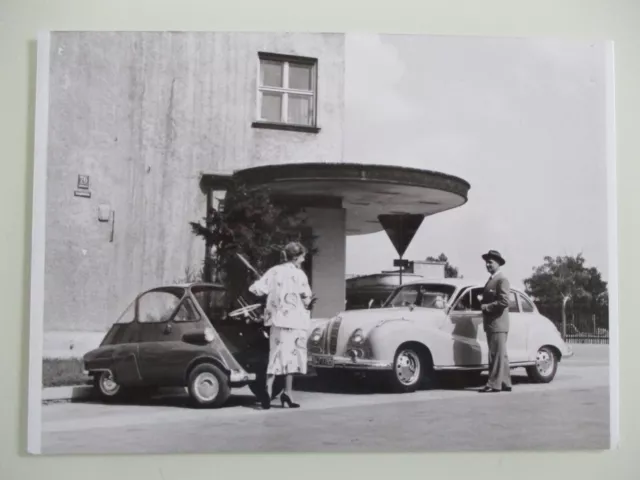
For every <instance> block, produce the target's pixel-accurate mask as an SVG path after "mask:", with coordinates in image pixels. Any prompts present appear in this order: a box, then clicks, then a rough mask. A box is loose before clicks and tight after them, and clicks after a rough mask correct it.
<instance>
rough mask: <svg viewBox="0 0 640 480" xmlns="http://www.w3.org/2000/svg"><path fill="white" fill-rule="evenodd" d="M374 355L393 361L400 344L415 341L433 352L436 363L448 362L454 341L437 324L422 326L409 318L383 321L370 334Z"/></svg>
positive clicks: (368, 338) (369, 338) (432, 355)
mask: <svg viewBox="0 0 640 480" xmlns="http://www.w3.org/2000/svg"><path fill="white" fill-rule="evenodd" d="M367 340H368V342H369V343H370V345H371V350H372V352H373V356H374V358H375V359H377V360H383V361H389V362H392V361H393V358H394V356H395V354H396V351H397V350H398V348H399V347H400V345H402V344H404V343H409V342H415V343H418V344H421V345H423V346H424V347H426V348H427V349H428V350H429V352H430V353H431V357H432V359H433V362H434V365H439V364H446V363H447V362H446V359H447V358H449V357H451V356H452V352H453V341H452V340H451V339H450V338H449V337H448V336H447V335H445V334H444V333H443V332H442V331H441V330H439V329H438V328H437V327H436V326H433V327H431V326H420V327H418V326H417V325H416V324H415V322H413V321H411V320H408V319H404V318H401V319H393V320H388V321H381V322H379V324H378V325H376V326H375V327H374V328H373V329H372V330H371V331H370V332H369V334H368V336H367Z"/></svg>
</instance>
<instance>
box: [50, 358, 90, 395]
mask: <svg viewBox="0 0 640 480" xmlns="http://www.w3.org/2000/svg"><path fill="white" fill-rule="evenodd" d="M90 382H91V377H89V376H88V375H87V374H85V373H84V372H83V371H82V360H80V359H78V358H50V359H49V358H45V359H44V360H43V361H42V386H43V387H45V388H46V387H68V386H73V385H85V384H87V383H90Z"/></svg>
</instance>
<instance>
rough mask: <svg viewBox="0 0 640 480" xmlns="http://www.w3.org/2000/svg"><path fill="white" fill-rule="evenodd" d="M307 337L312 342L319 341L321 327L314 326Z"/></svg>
mask: <svg viewBox="0 0 640 480" xmlns="http://www.w3.org/2000/svg"><path fill="white" fill-rule="evenodd" d="M309 338H310V340H311V341H312V342H313V343H319V342H320V340H321V339H322V328H320V327H318V328H315V329H314V330H313V332H311V336H310V337H309Z"/></svg>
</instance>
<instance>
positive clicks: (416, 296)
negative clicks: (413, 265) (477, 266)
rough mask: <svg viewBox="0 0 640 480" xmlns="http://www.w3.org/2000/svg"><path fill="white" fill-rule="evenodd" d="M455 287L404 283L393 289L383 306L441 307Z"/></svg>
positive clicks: (447, 300) (445, 303)
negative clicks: (404, 284) (402, 285)
mask: <svg viewBox="0 0 640 480" xmlns="http://www.w3.org/2000/svg"><path fill="white" fill-rule="evenodd" d="M455 291H456V287H454V286H452V285H444V284H440V283H422V284H417V285H406V286H404V287H400V288H398V289H397V290H395V291H394V292H393V293H392V294H391V295H390V296H389V298H388V299H387V301H386V303H385V304H384V307H385V308H391V307H406V306H409V305H415V306H417V307H423V308H437V309H443V308H445V307H446V305H447V303H448V302H449V299H450V298H451V296H452V295H453V294H454V293H455Z"/></svg>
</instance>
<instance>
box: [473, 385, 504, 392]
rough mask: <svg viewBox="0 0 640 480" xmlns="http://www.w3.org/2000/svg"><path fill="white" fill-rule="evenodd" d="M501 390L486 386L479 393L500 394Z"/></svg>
mask: <svg viewBox="0 0 640 480" xmlns="http://www.w3.org/2000/svg"><path fill="white" fill-rule="evenodd" d="M499 391H500V390H498V389H496V388H491V387H489V386H486V387H484V388H482V389H480V390H478V393H496V392H499Z"/></svg>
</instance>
